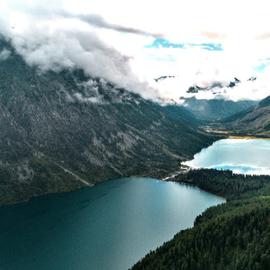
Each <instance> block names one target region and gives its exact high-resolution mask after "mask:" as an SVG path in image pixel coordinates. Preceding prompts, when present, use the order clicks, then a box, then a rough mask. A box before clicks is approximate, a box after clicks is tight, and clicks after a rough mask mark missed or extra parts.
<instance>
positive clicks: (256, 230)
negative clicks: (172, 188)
mask: <svg viewBox="0 0 270 270" xmlns="http://www.w3.org/2000/svg"><path fill="white" fill-rule="evenodd" d="M178 181H181V182H184V183H191V184H194V185H199V186H200V187H201V188H204V189H206V190H211V191H212V192H216V193H218V194H222V195H223V196H225V197H226V198H227V199H229V202H228V203H225V204H222V205H219V206H216V207H211V208H209V209H208V210H206V211H205V212H204V213H203V214H202V215H200V216H198V217H197V219H196V221H195V225H194V227H193V228H192V229H188V230H184V231H182V232H180V233H178V234H177V235H175V237H174V238H173V239H172V240H171V241H169V242H167V243H165V244H164V245H163V246H162V247H160V248H158V249H157V250H156V251H154V252H151V253H150V254H148V255H147V256H146V257H145V258H144V259H143V260H142V261H140V262H139V263H137V264H136V265H135V266H134V267H133V269H134V270H165V269H166V270H171V269H172V270H176V269H177V270H223V269H224V270H254V269H255V270H268V269H270V196H268V194H269V195H270V188H269V187H270V177H268V176H247V177H244V176H241V175H234V174H232V173H231V172H228V171H223V172H222V171H215V170H197V171H190V172H189V173H187V174H186V175H180V176H178ZM261 194H264V195H261Z"/></svg>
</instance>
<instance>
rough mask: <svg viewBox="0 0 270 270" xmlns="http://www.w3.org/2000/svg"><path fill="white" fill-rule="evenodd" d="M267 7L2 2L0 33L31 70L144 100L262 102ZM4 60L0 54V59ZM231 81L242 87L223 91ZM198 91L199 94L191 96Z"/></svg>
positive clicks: (268, 72)
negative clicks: (80, 75) (70, 74)
mask: <svg viewBox="0 0 270 270" xmlns="http://www.w3.org/2000/svg"><path fill="white" fill-rule="evenodd" d="M268 6H269V3H268V1H265V0H256V1H254V0H246V1H242V0H238V1H232V0H219V1H216V0H203V1H202V0H166V1H157V0H155V1H154V0H147V1H142V0H137V1H126V0H114V1H108V0H106V1H105V0H88V1H86V0H63V1H61V0H47V1H46V3H45V2H44V3H43V4H42V3H41V1H38V0H28V1H23V0H1V1H0V15H1V16H0V32H1V33H2V35H3V36H5V37H6V38H8V39H9V40H10V41H11V43H12V44H13V46H14V47H15V48H16V50H17V52H18V53H20V54H21V55H22V56H23V57H24V59H25V61H26V62H27V63H28V64H29V65H37V66H39V68H40V69H41V70H43V71H46V70H49V69H53V70H56V71H57V70H60V69H62V68H71V69H72V68H83V69H84V70H85V72H86V73H87V74H89V75H91V76H97V77H102V78H104V79H105V80H108V81H111V82H113V83H115V84H116V85H118V86H121V87H125V88H126V89H128V90H129V91H133V92H136V93H139V94H140V95H142V96H143V97H144V98H150V99H153V100H162V101H164V102H172V101H173V102H181V99H180V98H181V97H191V96H196V97H197V98H199V99H212V98H223V99H230V100H235V101H237V100H245V99H253V100H260V99H262V98H264V97H266V96H268V95H270V91H269V90H270V9H269V8H268ZM8 57H10V53H9V52H8V51H6V50H4V51H1V52H0V61H5V59H7V58H8ZM168 75H169V76H173V78H169V79H165V80H159V81H158V82H157V81H155V80H154V79H155V78H159V77H160V76H168ZM251 77H256V80H249V78H251ZM234 78H237V79H238V80H240V81H241V82H240V83H237V84H236V86H235V87H228V85H229V84H230V82H231V81H234V80H235V79H234ZM217 83H218V85H219V87H212V86H213V85H217ZM195 85H197V86H199V87H201V88H203V89H204V90H203V91H198V93H188V89H189V88H190V87H191V86H195Z"/></svg>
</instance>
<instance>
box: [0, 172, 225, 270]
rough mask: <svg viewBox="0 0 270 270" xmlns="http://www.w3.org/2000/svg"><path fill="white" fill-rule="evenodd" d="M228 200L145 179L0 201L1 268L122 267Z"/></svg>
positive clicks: (69, 269) (88, 269)
mask: <svg viewBox="0 0 270 270" xmlns="http://www.w3.org/2000/svg"><path fill="white" fill-rule="evenodd" d="M224 201H225V200H224V199H222V198H220V197H218V196H215V195H213V194H210V193H207V192H204V191H202V190H200V189H198V188H195V187H190V186H186V185H181V184H178V183H173V182H164V181H159V180H155V179H149V178H133V177H132V178H125V179H119V180H114V181H108V182H105V183H102V184H99V185H97V186H95V187H93V188H87V189H82V190H79V191H75V192H71V193H66V194H56V195H50V196H45V197H40V198H36V199H33V200H31V201H30V202H27V203H23V204H19V205H15V206H7V207H1V208H0V216H1V219H0V243H1V245H0V269H1V270H124V269H125V270H126V269H128V268H129V267H130V266H132V265H133V264H134V263H136V262H137V261H138V260H139V259H140V258H141V257H143V256H144V255H145V254H146V253H148V252H149V251H150V250H153V249H155V248H157V247H158V246H159V245H161V244H162V243H163V242H164V241H168V240H169V239H170V238H172V237H173V235H174V234H175V233H177V232H179V231H180V230H182V229H185V228H188V227H191V226H192V225H193V222H194V219H195V217H196V216H197V215H199V214H200V213H202V212H203V211H204V210H205V209H206V208H208V207H210V206H214V205H217V204H220V203H222V202H224Z"/></svg>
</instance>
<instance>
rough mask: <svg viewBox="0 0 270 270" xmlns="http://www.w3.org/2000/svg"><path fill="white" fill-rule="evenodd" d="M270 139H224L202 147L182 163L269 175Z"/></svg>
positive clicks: (195, 166)
mask: <svg viewBox="0 0 270 270" xmlns="http://www.w3.org/2000/svg"><path fill="white" fill-rule="evenodd" d="M269 156H270V140H267V139H224V140H220V141H217V142H215V143H214V144H213V145H212V146H209V147H208V148H205V149H203V150H202V151H201V152H200V153H198V154H196V155H195V156H194V159H193V160H191V161H187V162H185V163H184V164H186V165H188V166H190V167H193V168H212V169H218V170H232V171H233V172H235V173H242V174H258V175H262V174H267V175H270V159H269Z"/></svg>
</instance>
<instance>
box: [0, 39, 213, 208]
mask: <svg viewBox="0 0 270 270" xmlns="http://www.w3.org/2000/svg"><path fill="white" fill-rule="evenodd" d="M2 49H8V50H9V51H10V52H11V55H10V56H9V57H7V58H6V59H4V60H2V61H1V65H0V125H1V132H0V204H3V203H14V202H17V201H22V200H27V199H29V198H31V197H33V196H38V195H42V194H46V193H52V192H63V191H69V190H73V189H76V188H80V187H83V186H88V185H92V184H95V183H97V182H99V181H104V180H108V179H111V178H118V177H121V176H128V175H148V176H163V175H166V174H167V173H168V172H170V171H172V170H176V169H177V168H178V166H179V162H180V161H181V160H186V159H188V158H191V157H192V156H193V154H195V153H196V152H198V151H199V150H200V149H201V148H202V147H204V146H206V145H208V144H210V143H212V141H213V139H214V138H212V137H211V136H209V135H206V134H205V133H204V132H202V131H200V130H199V129H198V127H197V120H196V119H194V117H193V116H192V114H191V113H190V112H188V111H187V110H186V109H185V108H183V107H174V106H165V107H164V106H161V105H159V104H156V103H154V102H151V101H149V100H145V99H143V98H141V97H140V96H139V95H136V94H134V93H131V92H128V91H126V90H125V89H120V88H118V87H116V86H114V85H113V84H111V83H109V82H106V81H104V80H103V79H101V78H91V77H89V76H86V75H85V74H84V73H83V72H82V71H81V70H74V71H69V70H64V71H62V72H52V71H50V72H46V73H40V72H39V70H37V69H36V68H35V67H29V66H28V65H27V64H26V63H25V62H24V60H23V59H22V57H21V56H20V55H18V54H17V53H16V52H15V51H14V49H13V48H12V47H11V46H10V44H9V43H7V42H6V41H4V40H1V42H0V51H1V50H2Z"/></svg>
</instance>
